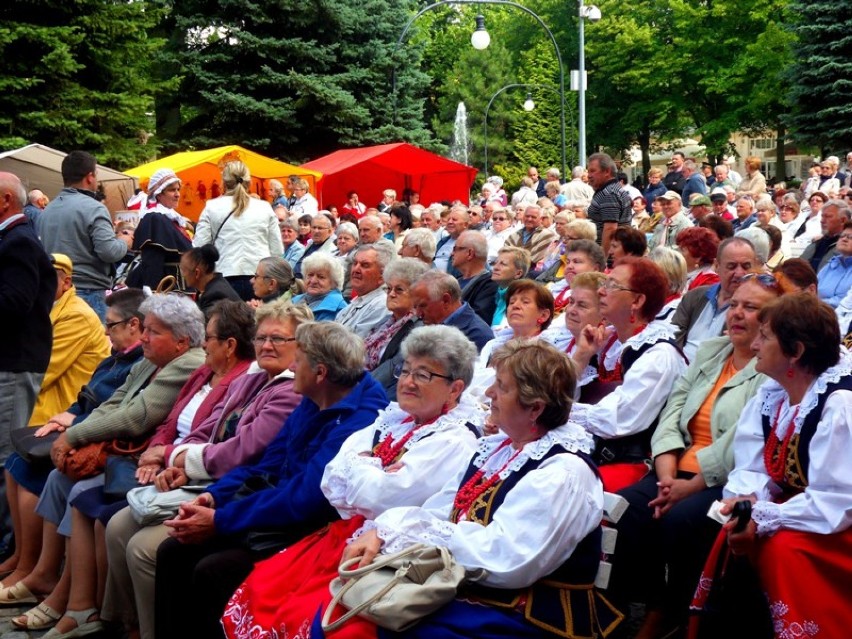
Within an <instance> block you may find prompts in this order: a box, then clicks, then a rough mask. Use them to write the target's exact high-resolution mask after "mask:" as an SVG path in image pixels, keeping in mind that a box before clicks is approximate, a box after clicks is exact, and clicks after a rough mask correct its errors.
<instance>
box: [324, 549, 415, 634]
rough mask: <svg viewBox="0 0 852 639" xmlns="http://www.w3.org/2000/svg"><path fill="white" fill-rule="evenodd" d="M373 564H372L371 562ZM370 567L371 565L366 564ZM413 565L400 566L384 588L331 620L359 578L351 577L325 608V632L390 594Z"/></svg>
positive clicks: (335, 627)
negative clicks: (335, 619) (341, 601)
mask: <svg viewBox="0 0 852 639" xmlns="http://www.w3.org/2000/svg"><path fill="white" fill-rule="evenodd" d="M371 565H372V564H371ZM366 567H367V568H369V567H370V566H366ZM410 568H411V566H410V565H406V566H400V567H399V568H397V571H396V574H394V576H393V577H392V578H391V579H390V581H388V583H387V584H386V585H385V587H384V588H382V589H381V590H379V591H378V592H376V593H374V594H373V596H372V597H370V598H369V599H367V600H366V601H362V602H361V603H360V604H358V605H357V606H355V607H354V608H352V609H351V610H347V611H346V612H344V613H343V614H342V615H341V616H340V619H338V620H337V621H333V622H332V621H331V615H332V613H333V612H334V609H335V608H337V606H339V605H340V600H341V598H342V597H343V595H345V594H346V593H347V592H348V591H349V589H350V588H352V587H353V586H354V585H355V584H356V582H357V581H358V579H357V578H355V579H349V580H348V581H347V582H346V583H345V584H343V587H342V588H341V589H340V590H338V591H337V593H335V595H334V597H332V598H331V602H330V603H329V604H328V608H326V609H325V613H323V616H322V629H323V631H324V632H331V631H332V630H337V629H338V628H340V626H342V625H343V624H345V623H346V622H347V621H349V620H350V619H352V618H353V617H357V616H358V615H359V614H360V613H361V612H363V611H364V610H366V609H367V608H369V607H370V606H372V605H373V604H374V603H375V602H377V601H379V600H380V599H381V598H382V597H384V596H385V595H386V594H388V593H389V592H390V591H391V590H393V588H394V586H396V585H397V584H398V583H399V582H400V581H402V580H403V579H404V578H405V576H406V575H407V574H408V571H409V570H410Z"/></svg>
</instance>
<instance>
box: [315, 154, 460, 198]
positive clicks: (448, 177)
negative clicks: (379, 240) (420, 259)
mask: <svg viewBox="0 0 852 639" xmlns="http://www.w3.org/2000/svg"><path fill="white" fill-rule="evenodd" d="M302 166H303V167H304V168H306V169H310V170H311V171H319V172H320V173H322V174H323V178H322V181H321V182H320V183H319V184H318V187H319V193H318V194H317V198H318V199H319V201H320V205H321V206H323V207H325V206H330V205H332V204H335V205H337V206H338V207H339V206H341V205H342V204H345V203H346V199H347V198H346V194H347V193H348V192H349V191H357V192H358V196H359V199H360V200H361V201H362V202H363V203H364V204H366V205H367V206H375V205H376V204H378V202H379V201H380V200H381V199H382V191H384V190H385V189H394V190H395V191H396V194H397V199H400V200H401V199H402V192H403V190H404V189H406V188H410V189H413V190H415V191H417V192H418V193H420V203H421V204H423V205H425V206H428V205H429V204H431V203H432V202H439V201H441V200H456V199H458V200H461V201H463V202H467V201H468V199H469V198H470V187H471V185H472V184H473V180H474V178H475V177H476V169H474V168H473V167H470V166H466V165H464V164H460V163H458V162H454V161H453V160H448V159H446V158H443V157H441V156H440V155H435V154H434V153H430V152H429V151H424V150H423V149H418V148H417V147H416V146H412V145H410V144H406V143H404V142H400V143H397V144H381V145H379V146H368V147H364V148H360V149H345V150H343V151H335V152H334V153H331V154H329V155H325V156H323V157H321V158H317V159H316V160H312V161H310V162H307V163H305V164H303V165H302Z"/></svg>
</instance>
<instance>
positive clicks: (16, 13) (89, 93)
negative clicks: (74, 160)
mask: <svg viewBox="0 0 852 639" xmlns="http://www.w3.org/2000/svg"><path fill="white" fill-rule="evenodd" d="M158 19H159V14H158V12H157V11H156V9H155V8H154V7H152V6H149V4H148V3H146V2H142V1H135V2H121V1H117V0H78V1H76V2H73V3H71V2H61V1H58V0H53V1H51V0H32V1H26V2H24V1H21V0H13V1H10V2H6V3H5V4H4V6H3V8H2V9H0V56H2V59H3V72H2V74H0V148H3V149H10V148H15V147H17V146H21V145H23V144H28V143H33V142H38V143H42V144H46V145H48V146H52V147H56V148H58V149H61V150H65V151H70V150H72V149H75V148H82V149H86V150H89V151H92V152H93V153H95V154H96V155H97V157H98V159H99V160H100V161H101V162H103V163H105V164H111V165H114V166H117V167H119V168H126V167H129V166H133V165H135V164H138V163H139V162H140V161H143V160H145V159H147V158H148V157H150V156H151V155H152V154H153V149H152V148H151V147H150V146H148V145H146V142H147V140H148V137H149V135H150V131H151V129H152V128H153V122H152V121H151V119H150V117H149V116H148V115H147V114H148V113H150V111H151V110H152V107H153V98H152V96H153V92H154V91H155V90H156V86H155V84H154V83H153V82H151V80H150V78H149V75H150V73H149V64H150V61H151V60H152V59H153V52H154V51H155V50H156V49H157V48H158V47H159V46H160V42H158V40H157V39H156V38H150V37H149V36H148V32H149V30H150V29H151V28H152V27H153V25H154V24H156V21H157V20H158Z"/></svg>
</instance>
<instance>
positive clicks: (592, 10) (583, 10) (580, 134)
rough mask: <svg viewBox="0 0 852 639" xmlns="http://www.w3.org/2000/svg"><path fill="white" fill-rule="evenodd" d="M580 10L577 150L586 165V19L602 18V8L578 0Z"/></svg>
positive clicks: (583, 164)
mask: <svg viewBox="0 0 852 639" xmlns="http://www.w3.org/2000/svg"><path fill="white" fill-rule="evenodd" d="M577 2H578V6H579V11H578V13H577V15H578V18H579V19H578V20H577V23H578V25H579V26H578V30H579V36H580V43H579V44H580V47H579V48H580V56H579V61H578V64H577V67H578V69H577V75H578V76H579V77H578V78H577V102H578V103H579V105H578V108H577V152H578V153H579V155H580V158H579V159H580V166H583V167H585V166H586V32H585V24H586V20H591V21H592V22H597V21H598V20H600V19H601V10H600V9H598V8H597V7H596V6H594V5H587V4H585V3H584V0H577Z"/></svg>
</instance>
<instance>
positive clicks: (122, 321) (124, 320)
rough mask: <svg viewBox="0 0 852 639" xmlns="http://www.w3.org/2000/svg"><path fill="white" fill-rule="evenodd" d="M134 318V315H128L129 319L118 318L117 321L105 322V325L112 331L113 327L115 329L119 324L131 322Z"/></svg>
mask: <svg viewBox="0 0 852 639" xmlns="http://www.w3.org/2000/svg"><path fill="white" fill-rule="evenodd" d="M132 319H133V318H132V317H128V318H127V319H123V320H118V321H117V322H107V323H106V324H104V326H106V327H107V330H108V331H111V330H112V329H114V328H115V327H116V326H118V325H119V324H126V323H127V322H129V321H130V320H132Z"/></svg>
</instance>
